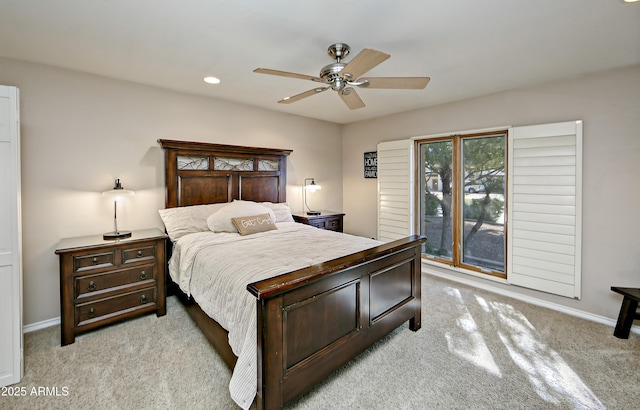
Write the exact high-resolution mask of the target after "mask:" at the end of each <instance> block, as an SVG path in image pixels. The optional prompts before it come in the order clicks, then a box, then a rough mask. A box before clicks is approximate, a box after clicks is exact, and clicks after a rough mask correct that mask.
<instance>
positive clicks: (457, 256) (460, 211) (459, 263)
mask: <svg viewBox="0 0 640 410" xmlns="http://www.w3.org/2000/svg"><path fill="white" fill-rule="evenodd" d="M492 136H504V140H505V144H504V169H505V181H504V202H505V205H504V215H505V223H504V232H503V235H504V253H503V254H504V259H503V266H504V272H502V271H497V270H494V269H486V268H482V267H479V266H476V265H471V264H468V263H465V262H464V261H463V249H462V246H463V239H464V238H463V234H462V227H463V223H464V194H465V192H464V181H462V179H463V175H464V160H463V157H462V156H463V148H462V145H463V144H462V142H463V140H464V139H473V138H486V137H492ZM439 141H452V143H453V147H452V185H453V186H454V188H453V192H452V198H451V200H452V229H453V232H452V242H453V243H452V249H451V260H449V259H446V258H442V257H438V256H436V255H429V254H425V253H422V255H421V256H422V258H423V259H424V260H427V261H435V262H438V263H442V264H445V265H448V266H450V267H453V268H460V269H464V270H467V271H472V272H475V273H478V274H482V275H487V276H492V277H496V278H500V279H507V266H508V264H507V249H508V243H507V240H508V223H507V222H508V221H507V220H506V215H507V212H508V206H509V204H508V192H507V189H508V181H507V178H508V173H507V169H508V162H507V161H508V155H507V153H508V143H509V142H508V141H509V128H508V127H504V128H503V127H500V128H497V129H492V130H485V131H468V132H464V133H455V134H442V135H434V136H427V137H418V138H414V144H415V147H414V152H415V163H416V167H415V172H416V177H417V178H422V179H424V177H423V176H422V175H421V173H422V172H423V169H424V168H423V164H422V151H421V144H424V143H432V142H439ZM418 180H419V179H417V181H418ZM419 181H421V180H419ZM421 187H422V184H421V183H416V184H415V207H416V208H415V209H416V211H415V215H416V216H418V215H421V199H422V197H423V192H421V191H422V189H421ZM420 218H421V217H420ZM420 218H418V217H416V222H415V224H416V227H415V229H416V232H422V230H421V228H422V226H421V225H422V223H421V220H420Z"/></svg>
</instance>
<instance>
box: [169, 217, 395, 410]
mask: <svg viewBox="0 0 640 410" xmlns="http://www.w3.org/2000/svg"><path fill="white" fill-rule="evenodd" d="M276 225H277V227H278V229H277V230H273V231H268V232H262V233H257V234H253V235H249V236H240V235H239V234H237V233H213V232H198V233H192V234H188V235H186V236H183V237H182V238H180V239H179V240H178V241H176V243H175V245H174V250H173V256H172V257H171V260H170V261H169V273H170V275H171V278H172V279H173V281H174V282H176V283H177V284H178V285H179V286H180V288H181V289H182V291H183V292H185V293H186V294H187V295H191V296H193V298H194V299H195V300H196V302H198V304H199V305H200V307H201V308H202V310H204V312H205V313H207V314H208V315H209V316H210V317H212V318H213V319H215V320H216V321H217V322H218V323H219V324H220V325H221V326H222V327H224V328H225V329H226V330H227V331H228V332H229V345H230V346H231V349H232V350H233V352H234V354H235V355H236V356H238V361H237V363H236V366H235V368H234V370H233V374H232V376H231V382H230V384H229V391H230V393H231V397H232V398H233V400H234V401H235V402H236V403H237V404H238V405H239V406H240V407H242V408H243V409H245V410H246V409H247V408H249V406H250V405H251V403H252V402H253V399H254V398H255V395H256V391H257V360H256V359H257V356H256V355H257V350H256V343H257V341H256V339H257V329H256V300H255V298H254V297H253V295H251V294H250V293H249V292H248V291H247V290H246V287H247V285H248V284H249V283H252V282H255V281H258V280H262V279H266V278H269V277H273V276H276V275H279V274H282V273H286V272H291V271H293V270H296V269H300V268H304V267H306V266H310V265H313V264H316V263H320V262H324V261H327V260H330V259H334V258H337V257H340V256H344V255H348V254H350V253H354V252H358V251H361V250H364V249H369V248H372V247H374V246H377V245H380V244H381V243H382V242H378V241H374V240H372V239H368V238H362V237H358V236H353V235H348V234H342V233H337V232H332V231H326V230H321V229H317V228H314V227H311V226H308V225H303V224H299V223H295V222H282V223H278V224H276Z"/></svg>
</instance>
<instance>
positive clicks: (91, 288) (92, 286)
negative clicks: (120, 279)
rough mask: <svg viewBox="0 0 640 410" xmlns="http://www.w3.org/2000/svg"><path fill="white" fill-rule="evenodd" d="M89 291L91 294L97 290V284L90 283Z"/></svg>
mask: <svg viewBox="0 0 640 410" xmlns="http://www.w3.org/2000/svg"><path fill="white" fill-rule="evenodd" d="M87 290H88V291H89V292H93V291H94V290H96V284H95V283H94V282H93V281H91V282H89V286H88V287H87ZM92 309H93V308H92Z"/></svg>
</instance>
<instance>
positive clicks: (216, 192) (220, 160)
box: [158, 139, 292, 208]
mask: <svg viewBox="0 0 640 410" xmlns="http://www.w3.org/2000/svg"><path fill="white" fill-rule="evenodd" d="M158 142H159V143H160V146H161V147H162V148H163V149H164V151H165V157H164V158H165V186H166V197H165V207H167V208H174V207H177V206H187V205H203V204H213V203H219V202H231V201H233V200H234V199H244V200H247V201H256V202H263V201H268V202H274V203H275V202H285V201H286V195H287V189H286V187H287V156H288V155H289V154H290V153H291V152H292V150H285V149H274V148H256V147H241V146H236V145H222V144H210V143H203V142H189V141H175V140H164V139H160V140H158Z"/></svg>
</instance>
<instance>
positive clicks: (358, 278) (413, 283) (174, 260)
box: [158, 139, 425, 409]
mask: <svg viewBox="0 0 640 410" xmlns="http://www.w3.org/2000/svg"><path fill="white" fill-rule="evenodd" d="M158 142H159V143H160V145H161V147H162V148H163V149H164V153H165V181H166V204H165V205H166V206H165V210H163V211H165V212H167V213H170V212H180V213H181V215H182V212H183V211H184V210H189V211H194V210H201V209H203V210H206V209H208V208H207V207H220V208H219V209H222V210H224V211H218V210H216V211H215V214H216V216H218V215H221V214H223V213H224V212H226V210H228V209H229V208H232V207H233V206H235V205H238V204H239V205H238V206H241V205H242V206H244V205H243V204H247V206H258V205H260V206H266V207H267V208H269V209H271V210H272V211H274V213H271V218H270V219H273V220H276V222H278V223H276V224H275V225H277V228H273V230H267V231H264V232H259V233H256V234H252V235H246V236H243V235H238V234H237V233H234V234H232V233H229V234H228V235H227V236H226V237H225V236H224V235H223V234H222V233H221V234H215V235H213V234H212V233H211V232H207V229H206V228H205V229H202V230H201V231H200V232H188V233H187V234H186V235H183V236H181V238H180V239H177V240H175V241H173V240H174V239H175V238H172V241H171V243H170V245H169V246H168V249H167V253H168V255H173V252H175V257H174V256H172V257H171V260H170V263H169V269H168V271H169V272H174V273H171V274H170V275H171V277H170V278H168V279H169V280H168V281H167V283H169V284H170V293H175V294H177V295H178V296H179V297H180V299H181V301H182V302H183V303H184V304H185V307H186V309H187V311H188V312H189V314H190V315H191V317H192V318H193V319H194V321H195V322H196V323H197V325H198V326H199V328H200V329H201V330H202V332H203V334H204V335H205V336H206V337H207V339H208V340H209V341H210V342H211V344H212V345H213V346H214V348H215V349H216V350H217V351H218V353H219V354H220V355H221V357H222V358H223V359H224V361H225V362H226V363H227V365H228V366H229V367H230V368H232V369H233V375H232V380H231V385H230V391H231V394H232V397H233V398H234V400H235V401H236V403H238V405H239V406H240V407H242V408H247V407H249V406H250V405H251V401H253V397H254V396H255V401H256V405H257V408H259V409H276V408H282V407H283V406H284V404H285V403H287V402H289V401H291V400H293V399H294V398H296V397H298V396H299V395H301V394H302V393H304V392H306V391H307V390H309V389H310V388H311V387H313V386H314V385H316V384H318V383H319V382H320V381H321V380H323V379H324V378H326V377H327V376H328V375H329V374H331V373H332V372H333V371H335V370H337V369H338V368H340V367H341V366H343V365H344V364H345V363H347V362H348V361H349V360H351V359H352V358H354V357H355V356H357V355H358V354H360V353H361V352H363V351H364V350H365V349H367V348H368V347H370V346H371V345H373V344H374V343H375V342H376V341H378V340H380V339H381V338H382V337H384V336H385V335H387V334H388V333H390V332H391V331H393V330H394V329H396V328H397V327H399V326H401V325H402V324H403V323H405V322H408V323H409V328H410V329H411V330H414V331H417V330H418V329H420V326H421V300H420V289H421V288H420V286H421V285H420V249H421V244H422V243H423V242H424V241H425V239H424V238H423V237H419V236H409V237H406V238H403V239H400V240H397V241H394V242H390V243H380V242H376V241H372V240H369V239H366V238H359V239H358V238H357V237H351V240H348V241H347V242H344V244H342V242H339V241H338V240H339V239H340V240H341V238H342V237H343V236H344V237H345V238H349V237H350V235H346V234H340V233H335V232H328V231H323V232H320V230H319V229H317V228H313V227H310V226H307V225H302V224H298V223H293V222H290V221H288V220H283V221H279V220H278V219H279V218H281V216H282V215H284V218H285V219H286V212H284V213H282V212H280V211H282V210H283V209H286V205H283V204H285V203H286V166H287V157H288V156H289V154H290V153H291V150H281V149H271V148H255V147H240V146H232V145H221V144H210V143H200V142H186V141H175V140H165V139H161V140H158ZM230 204H231V205H230ZM216 209H218V208H216ZM260 209H262V208H260ZM163 211H161V214H162V212H163ZM210 211H211V210H209V212H210ZM198 212H200V211H198ZM189 218H190V220H191V219H194V218H193V217H192V216H190V217H189ZM221 218H222V217H221ZM163 221H164V218H163ZM236 222H238V221H236ZM209 223H211V217H209ZM165 225H166V223H165ZM216 231H217V229H216ZM223 233H224V232H223ZM293 235H301V237H306V236H310V235H311V237H312V238H318V239H312V240H314V241H318V243H323V242H322V241H325V242H324V243H328V244H329V243H330V244H336V245H335V246H333V245H332V246H318V248H322V249H326V250H327V253H326V254H323V253H322V252H315V251H314V252H309V251H307V256H308V258H306V256H305V258H301V257H292V259H291V260H288V261H284V258H285V257H287V255H284V254H283V255H281V254H279V253H277V252H278V246H279V247H280V249H282V247H283V246H284V247H285V248H286V249H289V248H291V252H288V253H291V254H293V248H294V247H295V246H296V244H297V243H299V242H302V241H303V239H293V238H294V236H293ZM314 235H315V236H314ZM327 235H329V236H327ZM330 235H338V236H340V238H338V237H333V236H330ZM170 236H171V235H170ZM285 236H286V237H287V238H289V239H288V240H289V241H290V242H289V243H288V245H277V246H276V247H275V248H270V247H269V246H270V244H275V243H279V242H277V241H279V240H277V239H275V238H276V237H283V238H284V237H285ZM223 237H224V238H223ZM220 238H223V239H220ZM227 238H229V241H231V242H233V241H237V242H236V243H233V244H229V243H227V242H228V240H227ZM259 240H261V241H263V242H258V241H259ZM253 241H256V242H255V243H257V245H255V244H254V242H253ZM208 242H211V243H210V244H209V243H208ZM223 242H224V243H223ZM285 243H286V242H285ZM209 245H211V246H209ZM243 246H245V247H246V248H242V247H243ZM330 248H341V249H340V251H341V252H342V253H340V254H339V255H336V254H335V252H334V251H335V249H330ZM243 249H244V250H243ZM249 249H254V250H261V253H262V255H263V256H262V257H263V261H264V262H260V263H259V264H258V265H255V264H254V265H252V266H249V265H245V266H244V267H243V268H242V269H241V271H242V272H245V271H250V270H251V271H255V272H254V273H255V274H256V276H254V278H257V279H246V278H244V277H242V278H236V277H235V276H234V278H235V279H234V280H235V281H236V282H238V283H240V284H241V286H242V288H243V289H242V291H243V292H244V293H243V294H242V295H240V296H237V297H236V296H233V297H232V298H231V297H230V296H229V295H230V294H231V293H230V292H229V293H227V292H226V291H225V290H222V291H221V292H222V293H219V294H218V295H225V297H227V302H225V303H229V304H231V303H236V302H237V303H241V305H238V306H237V307H234V308H232V309H231V310H232V311H233V312H237V311H240V310H242V309H245V307H243V306H248V309H250V311H249V316H251V315H253V317H252V318H251V319H252V322H251V324H250V325H249V327H248V332H249V333H247V334H248V336H246V337H247V338H248V339H247V340H248V344H249V345H253V343H255V345H254V346H250V347H251V349H252V350H251V351H252V352H254V353H253V355H254V356H252V357H251V359H252V360H253V364H252V365H249V364H247V363H246V362H247V361H248V360H247V359H245V356H247V355H246V354H244V353H240V354H239V355H236V352H237V350H238V347H237V346H235V345H234V343H235V344H237V343H238V342H234V340H235V339H238V337H237V336H235V335H234V332H235V331H234V330H231V331H228V330H227V328H229V323H227V322H229V320H231V321H234V320H235V319H225V318H223V317H220V318H219V319H218V321H219V322H221V323H218V321H216V320H214V319H213V318H212V317H210V316H211V315H210V314H208V313H207V311H211V310H212V308H211V303H212V299H215V298H216V297H215V296H214V297H212V296H211V295H208V296H206V295H205V293H204V291H201V289H202V288H206V287H207V286H208V285H198V283H199V282H200V283H204V284H208V283H210V281H211V280H212V279H196V277H195V276H191V277H188V278H185V277H184V276H181V274H180V273H175V272H178V271H180V272H181V270H180V269H179V266H181V265H186V266H191V265H197V266H199V268H198V269H199V270H201V271H203V272H204V273H202V274H206V273H207V272H208V273H210V274H211V275H213V276H215V275H217V273H213V272H214V271H216V272H217V271H218V270H220V271H222V267H223V266H227V265H229V264H230V263H231V262H227V261H225V260H223V259H222V257H223V256H224V255H229V257H230V258H231V259H234V260H244V259H245V258H242V257H238V255H245V254H247V253H248V250H249ZM190 252H191V255H194V259H193V261H192V260H191V256H188V255H189V254H190ZM214 252H218V253H214ZM234 252H236V253H237V254H236V256H235V257H234V256H233V255H234ZM332 252H334V253H332ZM345 252H346V254H345ZM208 253H211V255H210V256H209V257H207V258H205V257H204V255H205V254H208ZM251 253H259V252H251ZM285 253H287V252H285ZM195 255H197V258H198V259H196V258H195ZM215 255H218V256H215ZM269 255H271V256H273V257H272V258H268V256H269ZM303 259H305V260H303ZM274 261H282V263H275V262H274ZM270 262H274V266H270V265H269V263H270ZM172 264H173V265H174V266H172ZM281 265H286V266H287V269H284V268H283V267H282V266H281ZM271 270H273V272H275V276H272V275H267V274H266V273H268V271H271ZM194 272H195V269H194ZM245 273H246V272H245ZM236 276H237V275H236ZM217 286H218V285H215V286H213V285H211V287H217ZM234 286H236V287H237V286H238V285H237V283H236V285H234ZM218 292H220V289H219V288H218ZM240 299H246V300H247V301H248V302H240V301H239V300H240ZM214 310H215V309H214ZM213 316H215V315H213ZM244 344H245V345H246V344H247V341H245V342H244ZM254 347H255V349H254ZM234 350H235V351H236V352H234ZM242 351H243V352H246V351H249V350H248V349H247V350H245V349H244V348H243V349H242ZM250 356H251V355H250ZM251 366H253V367H251ZM247 369H250V370H251V372H255V379H252V378H253V377H254V375H253V374H249V376H247ZM237 374H244V375H243V376H238V377H236V375H237ZM246 378H251V379H252V380H251V382H253V383H250V384H252V385H253V386H255V387H254V390H255V391H254V392H252V394H251V395H250V396H246V397H245V399H244V401H242V400H240V401H239V400H237V399H236V397H234V392H233V391H234V388H233V385H234V379H246ZM246 381H247V380H244V382H246ZM247 397H249V399H247Z"/></svg>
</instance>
